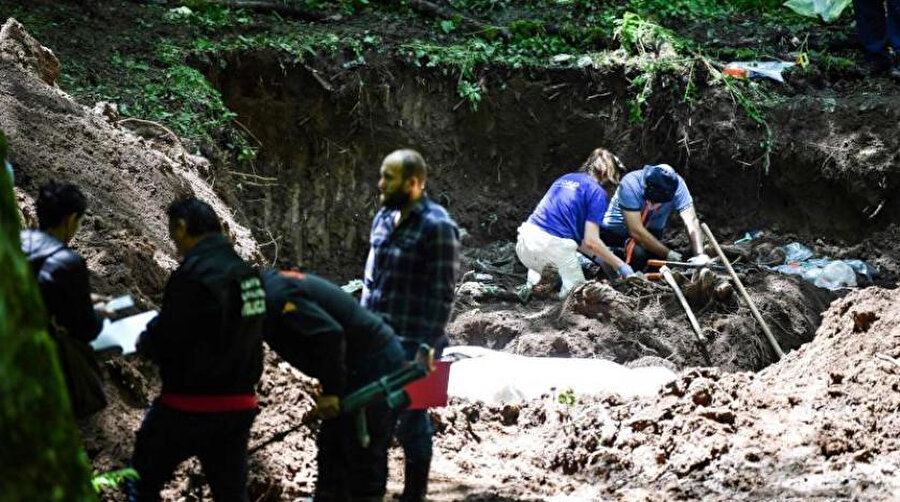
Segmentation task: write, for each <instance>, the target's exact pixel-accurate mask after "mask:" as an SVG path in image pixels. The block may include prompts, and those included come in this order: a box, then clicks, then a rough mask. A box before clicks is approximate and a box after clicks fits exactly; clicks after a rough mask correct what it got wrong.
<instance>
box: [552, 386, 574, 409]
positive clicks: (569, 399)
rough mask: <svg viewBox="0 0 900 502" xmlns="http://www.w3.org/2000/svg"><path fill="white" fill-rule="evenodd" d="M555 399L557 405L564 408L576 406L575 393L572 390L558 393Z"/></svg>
mask: <svg viewBox="0 0 900 502" xmlns="http://www.w3.org/2000/svg"><path fill="white" fill-rule="evenodd" d="M556 399H557V401H559V404H564V405H566V406H575V405H576V404H578V397H576V396H575V391H574V390H572V389H566V390H564V391H562V392H560V393H559V396H557V398H556Z"/></svg>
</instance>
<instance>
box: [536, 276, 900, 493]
mask: <svg viewBox="0 0 900 502" xmlns="http://www.w3.org/2000/svg"><path fill="white" fill-rule="evenodd" d="M898 321H900V294H898V293H897V292H895V291H887V290H883V289H878V288H870V289H866V290H862V291H858V292H855V293H853V294H851V295H849V296H847V297H846V298H844V299H841V300H838V301H837V302H835V304H834V305H832V307H831V309H829V311H828V312H827V313H826V314H825V318H824V320H823V324H822V327H821V328H820V329H819V331H818V336H817V337H816V339H815V340H814V341H813V342H812V343H810V344H808V345H806V346H804V347H802V348H801V349H799V350H797V351H795V352H793V353H791V354H789V355H788V356H787V357H786V358H785V359H784V360H783V361H781V362H780V363H778V364H776V365H773V366H772V367H770V368H768V369H766V370H764V371H762V372H761V373H759V374H757V375H753V374H747V373H740V374H731V375H727V374H723V373H721V372H719V371H717V370H697V371H690V372H687V373H685V374H683V375H682V376H681V377H680V378H679V379H678V380H677V381H675V382H673V383H672V384H670V385H668V386H667V387H666V388H665V389H664V390H663V391H662V392H661V393H660V396H659V397H658V398H657V399H655V400H650V401H639V402H634V403H629V404H625V405H623V406H617V407H615V406H614V407H609V406H606V405H604V404H600V405H595V406H596V408H597V409H598V412H599V411H602V412H603V413H598V414H596V415H594V416H591V415H592V414H587V415H588V416H587V417H585V418H584V419H583V420H581V421H580V422H576V423H575V424H574V426H573V428H572V430H571V431H570V432H569V433H563V434H561V435H560V436H558V437H557V438H556V439H557V441H556V444H558V445H564V446H563V447H561V448H557V451H556V452H555V454H554V455H553V459H552V460H551V461H550V462H549V464H550V465H551V466H552V467H554V468H556V469H558V470H562V471H564V472H579V473H581V474H583V475H585V476H587V477H588V478H590V479H591V480H597V481H602V482H603V483H604V484H605V485H606V486H607V488H606V490H607V496H612V495H613V493H616V494H617V496H618V497H620V498H626V499H627V498H628V497H629V495H638V494H640V495H641V496H646V497H648V498H647V500H688V499H701V498H702V499H703V500H766V499H776V498H777V499H779V500H808V499H809V498H811V497H812V498H815V499H816V500H845V499H848V498H852V499H854V500H886V499H890V498H892V497H896V496H897V495H898V494H900V483H898V482H897V477H896V470H897V469H898V468H900V454H898V440H897V438H898V436H900V418H898V416H897V413H896V411H897V409H898V407H900V362H898V360H897V357H898V356H900V331H898V330H897V329H896V324H897V322H898ZM606 413H608V415H606ZM604 430H615V431H616V432H615V434H613V435H609V436H604V435H603V431H604ZM592 438H593V439H592ZM646 490H651V491H652V492H654V493H659V494H660V495H654V496H651V495H650V494H649V492H646ZM654 497H656V498H654Z"/></svg>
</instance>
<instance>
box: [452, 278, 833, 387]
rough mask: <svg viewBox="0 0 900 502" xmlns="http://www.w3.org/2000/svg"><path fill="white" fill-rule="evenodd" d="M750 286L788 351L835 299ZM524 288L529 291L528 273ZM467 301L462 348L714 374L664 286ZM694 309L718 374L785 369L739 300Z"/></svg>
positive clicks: (808, 289) (586, 288)
mask: <svg viewBox="0 0 900 502" xmlns="http://www.w3.org/2000/svg"><path fill="white" fill-rule="evenodd" d="M742 281H743V282H744V284H745V286H746V287H747V290H748V292H749V293H750V295H751V297H752V298H753V300H754V302H755V303H756V305H757V308H758V309H759V310H760V312H761V313H762V314H763V316H764V317H765V319H766V320H767V322H768V323H769V325H770V328H771V329H772V330H773V332H774V334H775V336H776V338H777V339H778V341H779V344H780V345H781V347H782V349H784V350H790V349H794V348H797V347H799V346H800V345H802V344H803V343H806V342H808V341H810V340H812V338H813V335H814V333H815V331H816V328H818V326H819V321H820V316H821V312H822V311H824V310H825V308H826V307H827V305H828V303H829V302H830V301H831V300H832V299H834V298H835V296H834V294H833V293H831V292H829V291H827V290H823V289H819V288H816V287H814V286H812V285H811V284H808V283H806V282H804V281H802V280H800V279H799V278H797V277H789V276H783V275H779V274H774V273H768V272H764V271H752V272H751V271H748V272H747V273H745V274H744V277H743V278H742ZM513 282H515V281H513ZM518 282H519V283H521V282H524V274H523V275H522V276H521V278H520V279H519V281H518ZM686 289H687V288H686ZM460 295H461V298H462V305H461V306H462V308H461V309H460V310H461V312H460V313H459V314H458V315H457V316H456V318H455V319H454V320H453V322H452V323H451V324H450V327H449V328H448V332H449V334H450V337H451V340H452V341H453V342H454V343H456V344H459V345H481V346H485V347H488V348H492V349H497V350H504V351H507V352H513V353H516V354H522V355H528V356H564V357H599V358H603V359H609V360H613V361H616V362H618V363H626V362H628V361H632V360H635V359H639V358H641V357H645V356H654V357H659V358H662V359H666V360H668V361H670V362H671V363H673V364H675V365H676V366H677V367H679V368H685V367H689V366H708V365H709V364H707V363H706V361H705V360H704V358H703V355H702V353H701V351H700V350H699V349H698V347H697V343H696V338H695V335H694V333H693V331H692V330H691V327H690V324H689V322H688V319H687V316H686V315H685V313H684V310H683V309H682V307H681V304H680V303H679V302H678V300H677V299H676V297H675V295H674V293H672V291H671V290H670V289H669V288H668V287H667V286H665V285H664V284H662V283H650V282H645V281H635V282H632V281H624V282H615V283H608V282H606V281H590V282H588V283H586V284H584V285H583V286H580V287H578V288H576V289H575V290H573V292H572V293H571V294H570V296H569V298H567V300H566V302H565V303H564V304H563V305H559V302H558V300H556V299H555V298H551V299H548V300H546V301H532V302H531V303H530V304H529V305H527V306H522V305H519V304H518V302H514V301H511V300H510V299H509V296H511V295H510V294H509V292H508V291H504V290H503V289H502V288H501V287H500V286H493V285H484V284H479V283H477V282H466V283H463V284H462V285H461V286H460ZM551 296H553V295H551ZM693 309H694V312H695V314H696V315H697V317H698V320H699V323H700V326H701V327H702V329H703V334H704V338H705V341H706V343H705V345H706V346H707V349H708V351H709V353H710V357H711V362H712V365H713V366H718V367H720V368H722V369H724V370H726V371H740V370H751V371H756V370H759V369H762V368H764V367H765V366H767V365H769V364H771V363H772V362H774V361H775V360H776V358H775V354H774V352H773V350H772V349H771V348H770V347H769V346H768V343H767V342H766V341H765V337H764V335H763V333H762V331H761V329H760V327H759V325H758V323H757V322H756V320H755V319H754V318H753V317H752V314H751V312H750V310H749V308H748V307H747V306H746V305H745V304H744V303H743V302H742V301H740V302H739V301H738V300H737V298H736V296H732V297H731V298H730V299H728V300H726V301H724V302H719V301H714V302H709V303H699V304H694V305H693Z"/></svg>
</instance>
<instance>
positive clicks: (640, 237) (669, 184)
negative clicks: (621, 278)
mask: <svg viewBox="0 0 900 502" xmlns="http://www.w3.org/2000/svg"><path fill="white" fill-rule="evenodd" d="M673 210H674V211H676V212H678V215H679V216H681V220H682V221H683V222H684V228H685V230H687V234H688V237H689V239H690V241H691V250H692V251H693V253H694V256H693V257H692V258H690V259H689V260H688V261H689V262H691V263H695V264H697V265H705V264H706V263H708V262H709V261H710V259H709V256H707V255H706V254H704V253H703V234H702V233H701V231H700V221H699V220H698V219H697V213H696V212H695V211H694V199H693V198H692V197H691V193H690V191H688V187H687V184H686V183H685V182H684V179H683V178H682V177H681V176H679V175H678V174H677V173H676V172H675V170H674V169H672V167H671V166H669V165H667V164H660V165H657V166H644V168H643V169H640V170H637V171H632V172H630V173H628V174H626V175H625V176H623V177H622V182H621V183H620V184H619V187H618V188H617V189H616V193H615V195H614V196H613V199H612V202H611V203H610V204H609V208H608V209H607V210H606V214H605V215H604V216H603V223H602V224H601V228H600V237H601V238H602V239H603V242H605V243H606V245H607V246H609V247H610V248H613V250H614V251H615V252H616V254H618V255H619V256H620V257H621V258H623V259H624V260H625V263H628V264H629V265H631V267H632V268H633V269H634V270H644V268H645V267H646V265H647V260H648V259H651V258H660V259H664V260H668V261H683V260H684V257H683V256H682V255H681V253H679V252H678V251H675V250H674V249H669V248H668V247H667V246H666V245H665V244H663V243H662V242H661V240H662V238H663V233H664V232H665V230H666V223H667V222H668V220H669V215H670V214H671V213H672V211H673Z"/></svg>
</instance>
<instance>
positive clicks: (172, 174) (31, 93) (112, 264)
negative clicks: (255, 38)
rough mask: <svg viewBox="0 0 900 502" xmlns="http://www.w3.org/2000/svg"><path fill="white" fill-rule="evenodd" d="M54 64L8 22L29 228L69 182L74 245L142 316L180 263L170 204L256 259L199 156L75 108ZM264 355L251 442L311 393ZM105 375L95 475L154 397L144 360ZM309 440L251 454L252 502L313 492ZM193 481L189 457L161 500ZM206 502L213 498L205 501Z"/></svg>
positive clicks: (111, 463) (121, 454) (6, 43)
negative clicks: (197, 215) (42, 198)
mask: <svg viewBox="0 0 900 502" xmlns="http://www.w3.org/2000/svg"><path fill="white" fill-rule="evenodd" d="M42 57H43V58H44V59H41V58H42ZM49 58H52V53H50V52H49V51H46V50H43V49H41V46H40V44H39V43H38V42H36V41H35V40H34V39H33V38H32V37H30V36H29V35H28V34H27V33H25V31H24V29H23V28H22V26H21V25H20V24H18V23H17V22H16V21H15V20H10V21H8V22H7V23H6V25H5V26H4V28H3V30H2V31H0V127H2V128H3V130H4V131H5V132H6V134H7V136H8V138H9V140H10V143H11V149H12V162H13V164H14V166H15V175H16V187H17V188H16V190H17V197H18V199H19V202H20V204H21V206H22V207H23V210H24V212H25V213H26V219H31V220H33V218H34V214H33V212H34V209H33V203H34V194H35V192H36V190H37V187H38V186H40V185H41V184H42V183H44V182H46V181H47V180H49V179H57V180H60V181H67V182H71V183H75V184H77V185H78V186H80V187H81V189H82V190H83V191H84V192H85V195H86V196H87V198H88V213H87V214H86V215H85V219H84V222H83V227H82V230H81V231H80V233H79V234H78V237H77V238H76V239H75V241H74V243H73V247H75V248H76V249H77V250H78V251H79V252H80V253H81V254H82V255H83V256H84V257H85V259H86V260H87V262H88V268H89V270H90V271H91V281H92V285H93V287H94V289H95V290H96V291H98V292H101V293H108V294H123V293H126V292H128V293H131V294H133V295H135V296H136V297H137V300H138V301H139V302H140V303H143V305H144V306H146V307H153V306H154V304H155V303H158V301H159V299H160V295H161V294H162V291H163V288H164V286H165V280H166V278H167V277H168V275H169V272H170V271H171V270H172V269H173V268H174V267H175V265H176V263H177V261H176V256H175V250H174V247H173V246H172V245H171V244H170V242H169V239H168V230H167V222H166V216H165V207H166V206H167V205H168V204H169V202H171V201H172V200H173V199H175V198H176V197H178V196H183V195H187V194H194V195H196V196H198V197H200V198H201V199H203V200H205V201H207V202H209V203H210V204H211V205H212V206H213V207H214V208H215V209H216V212H217V213H218V214H219V216H220V217H221V218H222V220H223V221H224V222H225V224H226V226H227V229H228V232H229V234H230V235H231V237H232V239H233V240H234V241H235V243H236V246H237V248H238V250H239V251H240V252H241V254H242V255H243V256H245V257H247V258H250V259H258V258H259V257H260V254H259V252H258V248H257V244H256V242H255V241H254V240H253V239H252V237H251V236H250V232H249V231H248V230H247V229H246V228H245V227H243V226H242V225H241V224H239V223H237V222H236V221H235V219H234V217H233V216H232V213H231V211H230V210H229V209H228V208H227V207H226V206H225V205H224V203H222V201H221V200H220V199H219V198H218V197H217V196H216V195H215V193H214V192H213V191H212V188H211V186H210V184H208V183H207V182H206V181H205V180H204V179H203V177H202V176H203V175H204V174H209V173H205V172H204V170H205V169H207V166H206V164H205V163H204V162H203V161H202V159H199V158H196V157H193V156H191V155H188V154H186V153H185V152H183V151H179V150H178V149H176V148H173V147H172V145H171V144H169V143H158V142H153V141H147V140H145V139H142V138H141V137H138V136H136V135H134V134H132V133H131V132H130V131H129V130H127V129H124V128H122V127H121V126H119V125H118V124H117V123H116V121H115V120H116V119H115V116H114V114H111V113H110V108H109V107H108V106H99V107H97V109H96V110H97V111H96V112H95V111H92V110H91V109H89V108H86V107H83V106H81V105H79V104H77V103H75V102H74V101H72V100H71V99H70V98H69V96H68V95H66V94H65V93H64V92H62V91H61V90H59V89H58V88H56V87H52V86H50V85H48V82H47V81H46V80H45V79H43V78H44V76H45V74H46V71H45V67H46V66H47V63H46V61H49V60H51V59H49ZM53 60H55V58H54V59H53ZM110 117H112V118H110ZM266 358H267V360H266V366H265V368H266V369H265V374H264V376H263V379H262V381H261V383H260V385H259V389H258V395H259V398H260V401H261V413H260V416H259V417H258V418H257V421H256V425H255V427H254V429H253V433H252V437H251V445H256V444H259V443H261V442H263V441H264V440H266V439H268V438H271V437H272V436H274V435H275V434H277V433H278V432H280V431H284V430H287V429H289V428H290V427H291V426H292V425H294V424H295V423H298V422H299V417H300V416H302V414H303V413H304V412H305V411H307V410H308V409H309V408H311V406H312V401H311V399H310V397H309V396H310V394H311V393H312V392H313V390H314V387H315V382H314V381H313V380H311V379H310V378H308V377H305V376H303V375H302V374H300V373H298V372H296V371H294V370H292V369H291V368H290V367H289V366H288V365H287V364H286V363H284V362H283V361H281V360H279V359H278V358H277V357H275V356H274V355H272V354H268V355H267V356H266ZM103 368H104V371H105V373H106V375H107V385H106V389H105V390H106V393H107V397H108V401H109V403H110V404H109V406H108V407H107V408H106V409H105V410H103V411H102V412H101V413H99V414H97V415H95V416H93V417H91V418H90V419H89V420H87V421H85V422H84V423H82V424H81V428H82V432H83V435H84V444H85V448H86V451H87V453H88V455H89V456H90V457H91V460H92V463H93V466H94V469H95V470H96V471H105V470H110V469H116V468H121V467H124V466H125V465H126V463H127V462H128V460H129V458H130V457H131V453H132V448H133V446H134V432H135V431H136V430H137V428H138V427H139V425H140V423H141V420H142V418H143V415H144V413H145V411H146V408H147V407H148V406H149V404H150V403H149V401H150V399H152V398H153V397H154V396H156V395H157V394H158V392H159V378H158V375H157V373H156V370H155V367H154V366H153V365H152V364H150V363H148V362H146V361H143V360H142V359H140V358H136V357H127V358H123V357H113V358H111V359H109V360H107V361H105V362H104V364H103ZM312 437H313V431H311V430H309V429H301V430H298V431H296V432H294V433H291V434H289V435H288V436H287V437H286V438H285V439H284V440H282V441H280V442H277V443H274V444H273V445H269V446H267V447H265V448H262V449H261V450H260V451H259V452H258V453H256V454H255V455H253V456H252V457H251V471H252V473H251V476H250V490H251V493H252V498H253V500H272V501H274V500H282V498H283V497H285V498H287V497H291V498H293V497H297V496H301V495H308V494H310V493H311V492H312V488H313V484H314V481H315V464H314V458H315V446H314V445H313V443H312ZM199 472H200V469H199V465H198V464H197V462H196V460H194V461H191V462H189V463H186V464H185V465H183V466H182V468H181V469H180V470H179V472H178V474H177V475H176V478H175V481H174V482H173V483H172V484H170V486H169V487H168V488H167V491H166V492H165V493H164V499H165V500H176V499H181V498H183V497H185V496H188V495H189V494H191V493H193V492H196V491H197V490H202V489H203V488H202V486H203V485H202V481H203V479H202V477H200V476H199V475H198V474H199ZM206 490H207V491H208V488H207V489H206ZM204 500H209V494H208V493H207V494H206V495H205V496H204Z"/></svg>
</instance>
